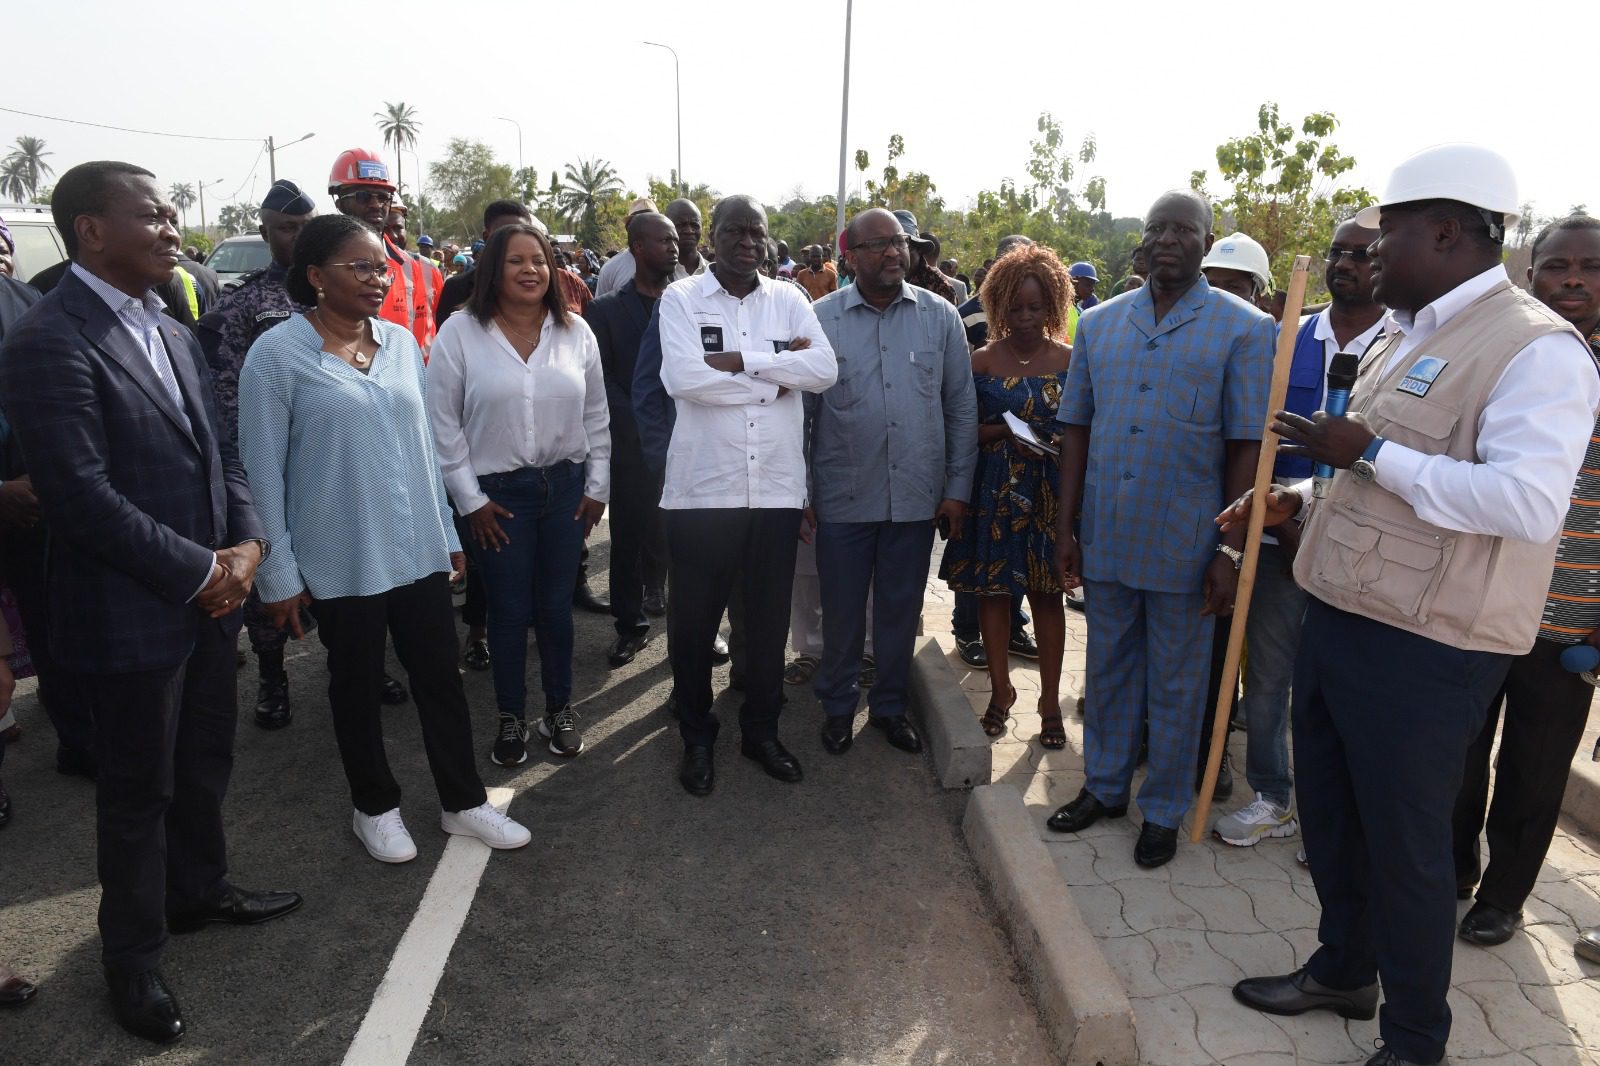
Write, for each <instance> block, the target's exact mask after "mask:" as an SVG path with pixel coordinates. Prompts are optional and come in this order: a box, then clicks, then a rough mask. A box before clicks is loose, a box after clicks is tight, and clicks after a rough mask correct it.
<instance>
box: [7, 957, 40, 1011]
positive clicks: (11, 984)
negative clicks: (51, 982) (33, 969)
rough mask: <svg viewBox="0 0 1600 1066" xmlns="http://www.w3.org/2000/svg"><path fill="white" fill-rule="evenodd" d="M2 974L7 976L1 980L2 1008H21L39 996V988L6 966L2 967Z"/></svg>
mask: <svg viewBox="0 0 1600 1066" xmlns="http://www.w3.org/2000/svg"><path fill="white" fill-rule="evenodd" d="M0 973H4V974H5V975H6V976H5V978H4V979H3V980H0V1007H20V1006H22V1005H23V1004H24V1003H28V1002H30V1001H31V1000H32V999H33V997H34V996H37V995H38V994H39V986H38V985H36V984H34V983H33V982H32V981H30V980H28V979H27V978H26V977H23V976H22V975H21V974H15V973H11V972H9V971H8V970H7V969H6V968H5V967H4V966H0Z"/></svg>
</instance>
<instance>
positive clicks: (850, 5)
mask: <svg viewBox="0 0 1600 1066" xmlns="http://www.w3.org/2000/svg"><path fill="white" fill-rule="evenodd" d="M854 8H855V0H845V3H844V102H843V103H841V104H840V105H839V202H838V204H837V205H836V206H837V213H836V217H835V218H834V226H833V232H834V234H835V239H836V240H837V239H838V238H837V234H840V233H843V232H844V174H845V162H844V161H845V154H846V152H847V150H848V148H847V145H848V142H849V140H850V16H851V15H852V14H853V13H854Z"/></svg>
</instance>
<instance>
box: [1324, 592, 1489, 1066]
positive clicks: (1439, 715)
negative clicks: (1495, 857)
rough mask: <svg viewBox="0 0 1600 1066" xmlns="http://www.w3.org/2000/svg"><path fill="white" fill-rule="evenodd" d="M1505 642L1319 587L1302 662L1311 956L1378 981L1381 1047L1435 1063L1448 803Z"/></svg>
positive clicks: (1447, 927) (1343, 984) (1353, 983)
mask: <svg viewBox="0 0 1600 1066" xmlns="http://www.w3.org/2000/svg"><path fill="white" fill-rule="evenodd" d="M1510 665H1511V656H1509V655H1497V654H1492V653H1489V652H1473V651H1462V650H1460V649H1459V648H1452V647H1448V646H1447V645H1444V644H1440V643H1438V642H1436V641H1432V640H1428V639H1427V638H1425V637H1420V636H1417V635H1415V634H1413V633H1407V632H1405V631H1404V630H1400V629H1396V628H1394V627H1393V626H1387V625H1384V624H1382V623H1381V622H1374V621H1372V620H1371V619H1369V618H1363V617H1361V616H1360V615H1355V614H1350V613H1348V612H1345V611H1340V610H1337V609H1335V608H1333V607H1329V606H1328V605H1327V604H1325V603H1323V602H1322V601H1321V600H1319V599H1317V598H1315V597H1312V598H1311V600H1310V603H1309V604H1308V606H1307V608H1306V620H1305V626H1304V627H1303V628H1302V630H1301V634H1300V655H1299V658H1298V659H1297V660H1296V662H1295V675H1294V717H1293V721H1294V760H1295V776H1296V786H1297V787H1296V791H1297V793H1298V796H1299V801H1300V823H1301V825H1302V827H1303V828H1304V830H1305V842H1306V857H1307V858H1308V859H1309V860H1310V863H1311V877H1312V880H1314V881H1315V882H1316V886H1317V898H1318V899H1319V900H1320V901H1321V903H1322V921H1321V923H1320V925H1319V926H1318V929H1317V936H1318V939H1319V940H1320V941H1321V946H1320V947H1319V948H1317V950H1316V952H1315V953H1314V954H1313V955H1312V956H1311V958H1310V959H1309V960H1308V961H1307V963H1306V966H1307V968H1308V969H1309V970H1310V972H1311V976H1312V977H1314V978H1316V979H1317V980H1318V981H1320V982H1321V983H1323V984H1324V985H1327V986H1329V987H1330V988H1344V989H1350V988H1360V987H1363V986H1365V985H1369V984H1371V983H1373V982H1374V981H1376V980H1379V979H1380V978H1381V979H1382V982H1383V1000H1384V1002H1383V1008H1382V1010H1381V1012H1380V1014H1379V1018H1378V1029H1379V1035H1381V1036H1382V1037H1383V1041H1384V1046H1385V1047H1387V1048H1389V1049H1391V1050H1393V1051H1394V1052H1395V1053H1396V1054H1397V1055H1399V1056H1400V1057H1401V1058H1404V1059H1405V1060H1407V1061H1408V1062H1438V1061H1439V1059H1440V1057H1441V1056H1443V1055H1444V1052H1445V1045H1446V1042H1447V1041H1448V1039H1449V1036H1450V1008H1449V1006H1448V1005H1446V1003H1445V994H1446V993H1447V992H1448V991H1449V990H1450V964H1451V957H1452V952H1453V951H1454V947H1455V935H1456V896H1455V864H1454V862H1453V861H1452V858H1451V835H1450V813H1451V810H1452V809H1453V808H1454V806H1455V801H1456V794H1457V793H1458V792H1459V791H1460V790H1461V768H1462V765H1463V764H1464V763H1465V761H1466V755H1467V748H1468V747H1469V746H1470V745H1471V743H1472V739H1473V738H1474V737H1476V736H1477V735H1478V731H1479V730H1480V729H1481V728H1482V726H1483V715H1484V708H1485V707H1487V706H1488V705H1489V699H1490V697H1491V696H1493V695H1494V694H1495V692H1497V691H1498V690H1499V688H1500V686H1501V684H1502V683H1504V681H1505V677H1506V670H1507V668H1508V667H1509V666H1510Z"/></svg>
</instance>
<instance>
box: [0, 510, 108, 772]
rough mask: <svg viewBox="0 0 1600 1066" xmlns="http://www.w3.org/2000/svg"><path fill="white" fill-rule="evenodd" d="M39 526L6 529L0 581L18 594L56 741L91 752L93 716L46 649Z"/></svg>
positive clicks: (72, 678) (70, 676) (71, 676)
mask: <svg viewBox="0 0 1600 1066" xmlns="http://www.w3.org/2000/svg"><path fill="white" fill-rule="evenodd" d="M48 537H49V533H48V531H47V530H46V528H45V527H44V526H42V525H41V526H35V527H33V528H32V529H17V530H12V531H10V532H8V533H7V534H6V535H5V537H4V541H3V544H0V558H3V559H4V560H5V580H6V583H7V584H8V585H10V586H11V591H12V592H13V593H14V594H15V595H16V597H17V614H18V615H19V616H20V617H21V618H22V628H23V630H24V631H25V632H26V633H27V638H28V654H29V655H30V656H31V657H32V659H33V667H34V671H35V672H36V673H37V674H38V676H39V703H40V704H41V705H42V706H43V707H44V713H45V714H46V715H47V716H48V717H49V719H50V725H51V726H52V727H54V729H55V731H56V739H57V740H58V741H59V742H60V743H61V746H62V747H63V748H65V749H66V750H67V752H68V753H69V754H72V755H81V756H84V757H87V756H89V755H90V754H91V753H92V752H93V751H94V715H93V714H92V713H91V711H90V710H89V706H88V703H87V702H86V700H85V697H84V695H83V693H81V692H80V691H78V688H77V684H78V682H77V676H78V675H77V674H76V673H75V672H73V671H70V670H67V669H65V668H63V667H62V666H61V664H60V663H58V662H57V661H56V658H55V654H54V650H53V649H52V648H51V647H50V616H49V612H48V610H47V608H46V603H47V602H48V601H47V600H46V598H45V589H44V563H45V543H46V539H47V538H48Z"/></svg>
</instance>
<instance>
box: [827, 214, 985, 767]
mask: <svg viewBox="0 0 1600 1066" xmlns="http://www.w3.org/2000/svg"><path fill="white" fill-rule="evenodd" d="M845 236H846V246H847V249H848V255H849V256H850V262H851V264H852V265H853V266H854V267H855V271H856V284H854V285H852V286H850V287H848V288H845V289H840V290H839V291H838V292H834V293H830V294H829V295H827V296H825V297H823V298H822V299H820V300H818V301H817V303H816V305H815V308H814V310H815V311H816V314H817V320H818V321H819V322H820V323H821V324H822V331H823V332H824V333H825V334H827V336H828V340H829V343H831V344H832V346H833V350H834V354H835V356H836V358H837V359H838V364H839V380H838V383H837V384H835V385H834V386H833V387H832V388H830V389H828V390H827V391H826V392H823V393H821V394H818V395H807V396H806V398H805V399H806V411H807V415H808V426H809V431H810V436H809V441H808V456H809V461H810V475H811V500H812V510H813V511H814V516H815V528H816V546H817V574H818V577H819V579H820V582H821V588H822V633H823V653H822V667H821V669H820V670H819V671H818V672H817V681H816V691H817V698H818V700H819V701H821V703H822V706H823V709H824V711H826V713H827V716H828V717H827V724H826V725H824V726H823V731H822V739H823V744H824V746H825V747H827V749H828V750H829V751H831V752H834V753H835V754H837V753H840V752H843V751H845V750H846V749H847V748H849V747H850V744H851V741H852V736H851V722H852V720H853V718H854V715H855V712H856V704H857V701H858V699H859V698H860V685H859V683H858V675H859V673H860V669H861V650H862V645H863V643H864V641H865V639H866V621H865V616H866V605H867V593H868V590H869V589H870V590H871V592H872V597H873V612H872V615H873V617H872V641H873V645H874V651H875V653H876V659H877V665H878V680H877V684H876V685H874V686H873V688H872V692H871V695H870V696H869V697H868V700H867V704H868V712H869V715H870V717H869V721H870V722H871V723H872V724H873V725H876V726H878V727H879V728H881V729H883V730H884V731H885V733H886V734H887V735H888V738H889V742H890V743H891V744H893V745H894V746H895V747H898V748H901V749H902V750H905V751H913V752H915V751H920V750H921V746H922V745H921V740H920V739H919V738H918V737H917V734H916V731H915V730H914V729H913V728H912V727H911V725H910V723H909V722H907V721H906V717H905V714H906V685H907V680H908V677H909V675H910V672H911V650H912V644H913V642H914V640H915V638H916V630H917V619H918V617H919V615H920V613H921V608H922V592H923V587H924V585H925V584H926V583H927V580H928V561H929V556H930V555H931V554H932V551H933V533H934V529H935V526H936V525H937V524H941V523H943V522H944V521H945V520H948V525H949V526H959V525H960V523H961V520H962V518H963V516H964V515H965V512H966V508H967V503H968V501H969V500H970V499H971V498H972V476H973V470H974V468H975V467H976V466H977V461H978V426H977V399H976V396H975V393H974V391H973V385H972V362H971V358H970V357H969V355H968V353H967V342H966V338H965V335H964V334H963V332H962V327H961V318H960V316H959V315H958V314H957V313H956V310H955V308H954V307H953V306H951V304H950V303H949V302H948V301H946V300H944V299H943V298H942V297H939V296H935V295H934V294H933V293H930V292H928V291H926V290H924V289H918V288H915V287H913V286H911V285H909V284H907V282H906V280H905V277H906V273H907V271H908V269H909V268H910V265H911V257H912V256H913V255H914V254H915V252H914V251H913V250H912V249H911V248H910V247H909V245H908V243H907V241H906V236H905V233H904V231H902V230H901V228H900V223H899V222H898V221H897V220H896V219H895V217H894V216H893V215H892V214H890V213H889V212H887V211H883V210H880V209H873V210H870V211H865V212H863V213H862V214H860V215H857V216H856V217H855V219H854V220H852V221H851V223H850V227H849V229H848V230H846V231H845Z"/></svg>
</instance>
